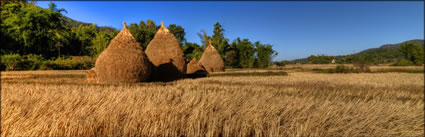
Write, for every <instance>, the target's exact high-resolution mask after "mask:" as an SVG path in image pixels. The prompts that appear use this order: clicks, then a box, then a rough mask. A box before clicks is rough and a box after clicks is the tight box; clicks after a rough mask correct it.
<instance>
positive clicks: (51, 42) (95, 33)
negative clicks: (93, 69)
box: [0, 0, 277, 69]
mask: <svg viewBox="0 0 425 137" xmlns="http://www.w3.org/2000/svg"><path fill="white" fill-rule="evenodd" d="M34 3H35V1H31V2H30V3H28V2H27V1H21V0H14V1H1V5H0V8H1V10H0V14H1V17H0V26H1V27H0V43H1V44H2V45H1V46H0V54H2V55H7V56H4V57H5V58H7V59H8V60H7V61H6V60H3V61H4V62H3V63H2V64H0V69H1V68H4V69H15V66H17V64H26V65H21V66H20V65H18V67H19V69H25V68H27V69H46V68H62V69H66V68H80V69H81V68H89V67H90V61H83V62H88V64H87V63H78V61H74V60H72V59H71V60H70V59H66V58H67V57H69V56H86V57H88V56H91V57H92V58H96V57H97V56H98V55H99V54H100V53H101V52H102V51H103V50H104V49H106V48H107V46H108V44H109V42H110V41H111V40H112V39H113V38H114V37H115V36H116V35H117V34H118V32H119V31H118V30H117V29H115V28H112V27H100V26H97V25H96V24H90V23H84V22H80V21H75V20H73V19H70V18H68V17H66V16H63V15H62V13H67V11H66V10H65V9H63V8H59V7H58V6H57V5H56V4H55V3H53V2H51V3H50V4H49V7H48V8H47V9H43V8H40V7H38V6H36V5H34ZM159 27H160V26H158V25H156V23H155V22H154V21H152V20H146V22H145V21H140V22H139V23H138V24H137V23H133V24H130V25H129V26H128V27H127V28H128V29H129V30H130V31H131V33H132V34H133V36H134V37H135V38H136V40H137V41H138V42H140V44H141V46H142V47H143V49H146V46H147V45H148V44H149V42H150V41H151V40H152V39H153V38H154V36H155V33H156V32H157V30H158V29H159ZM168 29H169V30H170V32H171V33H173V34H174V36H176V38H177V39H178V40H179V42H180V44H181V46H182V47H183V50H184V54H185V57H186V60H187V61H189V60H191V59H192V58H197V59H199V58H200V57H201V56H202V53H203V50H204V49H205V48H206V47H207V46H208V45H209V42H208V40H209V39H212V45H213V46H215V48H216V49H217V50H218V52H219V53H220V54H221V56H222V58H223V60H224V61H225V64H226V65H227V66H230V67H243V68H251V67H266V66H268V65H269V64H271V58H272V57H273V56H275V55H277V53H276V51H274V50H273V49H272V45H269V44H261V43H260V42H251V41H249V40H248V39H240V38H237V39H235V40H234V41H233V42H232V44H229V39H227V38H225V37H224V32H225V30H224V28H223V26H222V25H221V24H220V23H218V22H217V23H215V24H214V30H213V35H212V36H208V35H207V33H206V31H205V30H201V32H200V33H198V35H199V37H200V38H201V42H202V44H201V45H198V44H197V43H190V42H187V41H186V38H185V35H186V32H185V30H184V28H183V27H182V26H179V25H176V24H171V25H169V26H168ZM88 58H90V57H88ZM6 62H7V65H5V64H4V63H6ZM17 62H18V63H17ZM42 62H44V63H42ZM70 62H71V64H75V65H73V66H69V64H70ZM67 64H68V66H66V65H67ZM64 65H65V66H64ZM81 65H83V66H84V67H79V66H81Z"/></svg>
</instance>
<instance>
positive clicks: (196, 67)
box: [186, 58, 208, 78]
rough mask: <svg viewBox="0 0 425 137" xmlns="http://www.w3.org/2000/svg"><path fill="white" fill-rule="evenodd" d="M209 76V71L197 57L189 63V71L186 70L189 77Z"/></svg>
mask: <svg viewBox="0 0 425 137" xmlns="http://www.w3.org/2000/svg"><path fill="white" fill-rule="evenodd" d="M207 76H208V72H207V71H206V70H205V68H204V67H203V66H202V65H201V64H199V62H198V60H196V58H193V59H192V60H191V61H190V62H189V63H188V64H187V71H186V77H187V78H201V77H207Z"/></svg>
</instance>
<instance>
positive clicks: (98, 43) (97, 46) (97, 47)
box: [91, 32, 113, 58]
mask: <svg viewBox="0 0 425 137" xmlns="http://www.w3.org/2000/svg"><path fill="white" fill-rule="evenodd" d="M112 38H113V37H111V36H110V35H108V34H106V33H105V32H98V33H96V38H95V39H93V42H92V43H93V46H91V48H92V50H91V55H92V56H93V57H96V58H97V57H98V56H99V55H100V53H102V51H103V50H105V49H106V48H107V47H108V44H109V42H110V41H111V40H112Z"/></svg>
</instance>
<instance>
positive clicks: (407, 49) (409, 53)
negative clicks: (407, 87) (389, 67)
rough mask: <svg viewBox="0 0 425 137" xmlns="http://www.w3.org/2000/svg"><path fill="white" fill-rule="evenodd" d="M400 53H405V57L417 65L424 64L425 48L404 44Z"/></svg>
mask: <svg viewBox="0 0 425 137" xmlns="http://www.w3.org/2000/svg"><path fill="white" fill-rule="evenodd" d="M400 51H401V52H402V53H403V55H404V57H405V58H406V59H407V60H408V61H410V62H412V63H413V64H415V65H422V64H424V59H425V57H424V46H423V45H418V44H413V43H410V42H409V43H404V44H402V45H401V49H400Z"/></svg>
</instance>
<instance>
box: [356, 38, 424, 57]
mask: <svg viewBox="0 0 425 137" xmlns="http://www.w3.org/2000/svg"><path fill="white" fill-rule="evenodd" d="M407 42H411V43H414V44H420V45H424V40H419V39H416V40H409V41H405V42H402V43H397V44H385V45H382V46H380V47H379V48H370V49H366V50H363V51H361V52H359V53H356V54H376V53H380V52H385V51H389V50H398V49H399V48H400V45H401V44H403V43H407Z"/></svg>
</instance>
